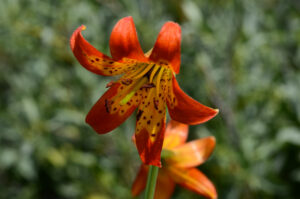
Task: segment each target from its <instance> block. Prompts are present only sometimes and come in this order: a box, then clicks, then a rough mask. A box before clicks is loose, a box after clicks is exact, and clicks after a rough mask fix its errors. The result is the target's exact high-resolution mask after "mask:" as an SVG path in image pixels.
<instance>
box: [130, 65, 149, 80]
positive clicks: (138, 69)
mask: <svg viewBox="0 0 300 199" xmlns="http://www.w3.org/2000/svg"><path fill="white" fill-rule="evenodd" d="M143 65H145V63H142V64H140V65H139V66H140V67H139V68H137V69H136V70H135V71H134V72H132V73H128V75H127V76H126V78H128V79H131V78H133V77H135V76H136V75H137V74H139V73H140V72H142V70H144V68H145V67H144V66H143ZM137 66H138V65H137Z"/></svg>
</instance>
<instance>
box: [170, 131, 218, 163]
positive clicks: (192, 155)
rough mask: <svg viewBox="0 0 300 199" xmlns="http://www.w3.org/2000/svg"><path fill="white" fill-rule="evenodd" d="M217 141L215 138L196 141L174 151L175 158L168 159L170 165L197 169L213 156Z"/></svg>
mask: <svg viewBox="0 0 300 199" xmlns="http://www.w3.org/2000/svg"><path fill="white" fill-rule="evenodd" d="M215 143H216V140H215V138H214V137H213V136H210V137H206V138H202V139H198V140H194V141H191V142H188V143H186V144H184V145H181V146H179V147H176V148H174V149H172V152H173V154H174V155H173V156H171V157H170V158H168V159H166V161H167V163H168V164H169V165H172V166H175V167H182V168H190V167H196V166H199V165H200V164H202V163H203V162H205V161H206V160H207V159H208V158H209V156H210V155H211V153H212V151H213V149H214V147H215Z"/></svg>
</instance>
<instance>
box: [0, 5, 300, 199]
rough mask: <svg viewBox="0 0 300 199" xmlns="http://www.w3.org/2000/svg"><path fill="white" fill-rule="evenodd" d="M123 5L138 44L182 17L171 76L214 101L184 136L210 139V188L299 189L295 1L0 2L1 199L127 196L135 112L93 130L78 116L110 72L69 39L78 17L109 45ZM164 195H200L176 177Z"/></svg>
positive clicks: (291, 194) (258, 192) (147, 43)
mask: <svg viewBox="0 0 300 199" xmlns="http://www.w3.org/2000/svg"><path fill="white" fill-rule="evenodd" d="M128 15H131V16H133V18H134V21H135V24H136V28H137V31H138V35H139V40H140V42H141V44H142V47H143V49H144V51H145V52H146V51H147V50H149V49H150V48H152V46H153V44H154V42H155V40H156V37H157V34H158V32H159V30H160V27H161V26H162V25H163V24H164V23H165V22H166V21H169V20H172V21H176V22H178V23H179V24H180V25H181V27H182V34H183V35H182V64H181V72H180V74H179V75H178V76H177V78H178V81H179V82H180V85H181V87H182V88H183V90H184V91H186V92H187V93H188V94H189V95H190V96H192V97H194V98H195V99H197V100H198V101H200V102H202V103H203V104H205V105H208V106H211V107H215V108H219V109H220V114H219V115H218V116H217V117H216V118H214V119H212V120H211V121H209V122H207V123H206V124H202V125H198V126H192V127H190V135H189V139H197V138H200V137H205V136H207V135H214V136H215V137H216V139H217V146H216V149H215V151H214V154H213V155H212V157H211V158H210V159H209V160H208V161H207V162H206V163H205V164H203V165H201V166H200V167H199V169H200V170H202V171H203V172H204V173H205V174H206V175H207V176H208V177H209V178H210V179H211V180H212V181H213V182H214V184H215V185H216V187H217V191H218V194H219V198H220V199H223V198H224V199H241V198H242V199H257V198H262V199H265V198H266V199H271V198H280V199H282V198H284V199H292V198H297V197H299V187H300V150H299V149H300V1H298V0H251V1H250V0H236V1H234V0H164V1H161V0H153V1H147V0H135V1H127V0H86V1H80V0H43V1H41V0H1V1H0V69H1V72H0V89H1V92H0V100H1V103H0V198H1V199H2V198H3V199H11V198H13V199H32V198H34V199H35V198H37V199H39V198H43V199H53V198H55V199H60V198H63V199H73V198H74V199H75V198H83V199H110V198H112V199H129V198H131V194H130V188H131V183H132V182H133V179H134V177H135V174H136V171H137V168H138V166H139V164H140V160H139V157H138V154H137V151H136V149H135V147H134V145H133V144H132V143H131V136H132V134H133V133H134V125H135V118H134V117H131V118H130V119H129V120H127V121H126V122H125V123H124V124H123V125H121V126H120V127H119V128H117V129H116V130H114V131H113V132H111V133H109V134H106V135H101V136H100V135H98V134H96V133H95V132H94V131H93V130H92V129H91V128H90V127H89V126H87V125H86V124H85V122H84V118H85V115H86V113H87V112H88V111H89V109H90V108H91V107H92V105H93V103H94V102H96V100H97V99H98V98H99V97H100V96H101V95H102V93H103V92H104V91H105V85H106V83H107V82H109V81H110V80H111V79H110V78H107V77H101V76H97V75H95V74H92V73H90V72H88V71H86V70H85V69H84V68H83V67H81V66H80V65H79V63H78V62H77V61H76V59H75V58H74V56H73V55H72V53H71V50H70V48H69V38H70V35H71V34H72V32H73V31H74V30H75V29H76V28H77V27H78V26H80V25H81V24H84V25H86V27H87V29H86V30H85V31H84V32H83V34H84V36H85V37H86V38H87V39H88V40H89V41H90V43H92V44H93V45H94V46H95V47H97V48H98V49H99V50H101V51H102V52H104V53H107V54H109V48H108V41H109V35H110V32H111V30H112V27H113V26H114V24H115V23H116V22H117V21H118V20H119V19H120V18H122V17H124V16H128ZM140 198H142V197H140ZM172 198H174V199H182V198H185V199H186V198H187V199H192V198H201V197H200V196H198V195H196V194H194V193H191V192H189V191H186V190H185V189H183V188H181V187H179V186H177V188H176V191H175V192H174V194H173V197H172Z"/></svg>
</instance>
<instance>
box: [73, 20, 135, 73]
mask: <svg viewBox="0 0 300 199" xmlns="http://www.w3.org/2000/svg"><path fill="white" fill-rule="evenodd" d="M84 29H85V26H83V25H82V26H80V27H79V28H77V29H76V30H75V31H74V33H73V34H72V36H71V39H70V45H71V49H72V51H73V53H74V55H75V57H76V58H77V60H78V61H79V63H80V64H81V65H82V66H83V67H85V68H86V69H87V70H89V71H91V72H93V73H96V74H98V75H104V76H112V75H119V74H122V73H124V71H126V70H127V69H128V67H130V66H133V65H134V64H135V63H132V62H130V61H122V62H117V61H114V60H113V59H111V58H109V57H108V56H107V55H105V54H103V53H101V52H99V51H98V50H97V49H96V48H94V47H93V46H92V45H91V44H89V43H88V42H87V41H86V40H85V39H84V38H83V36H82V34H81V31H82V30H84Z"/></svg>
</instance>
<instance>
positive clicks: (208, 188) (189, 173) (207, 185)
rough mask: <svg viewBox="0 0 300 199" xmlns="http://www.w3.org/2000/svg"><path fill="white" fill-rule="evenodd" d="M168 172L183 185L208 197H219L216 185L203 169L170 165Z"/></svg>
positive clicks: (214, 198)
mask: <svg viewBox="0 0 300 199" xmlns="http://www.w3.org/2000/svg"><path fill="white" fill-rule="evenodd" d="M168 172H169V173H170V176H172V178H173V180H174V181H175V182H176V183H178V184H180V185H181V186H183V187H185V188H187V189H189V190H191V191H194V192H196V193H198V194H200V195H203V196H205V197H207V198H211V199H216V198H217V192H216V189H215V186H214V185H213V183H212V182H211V181H210V180H209V179H208V178H207V177H206V176H205V175H204V174H203V173H202V172H201V171H199V170H197V169H195V168H192V169H181V168H176V167H170V168H168Z"/></svg>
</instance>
